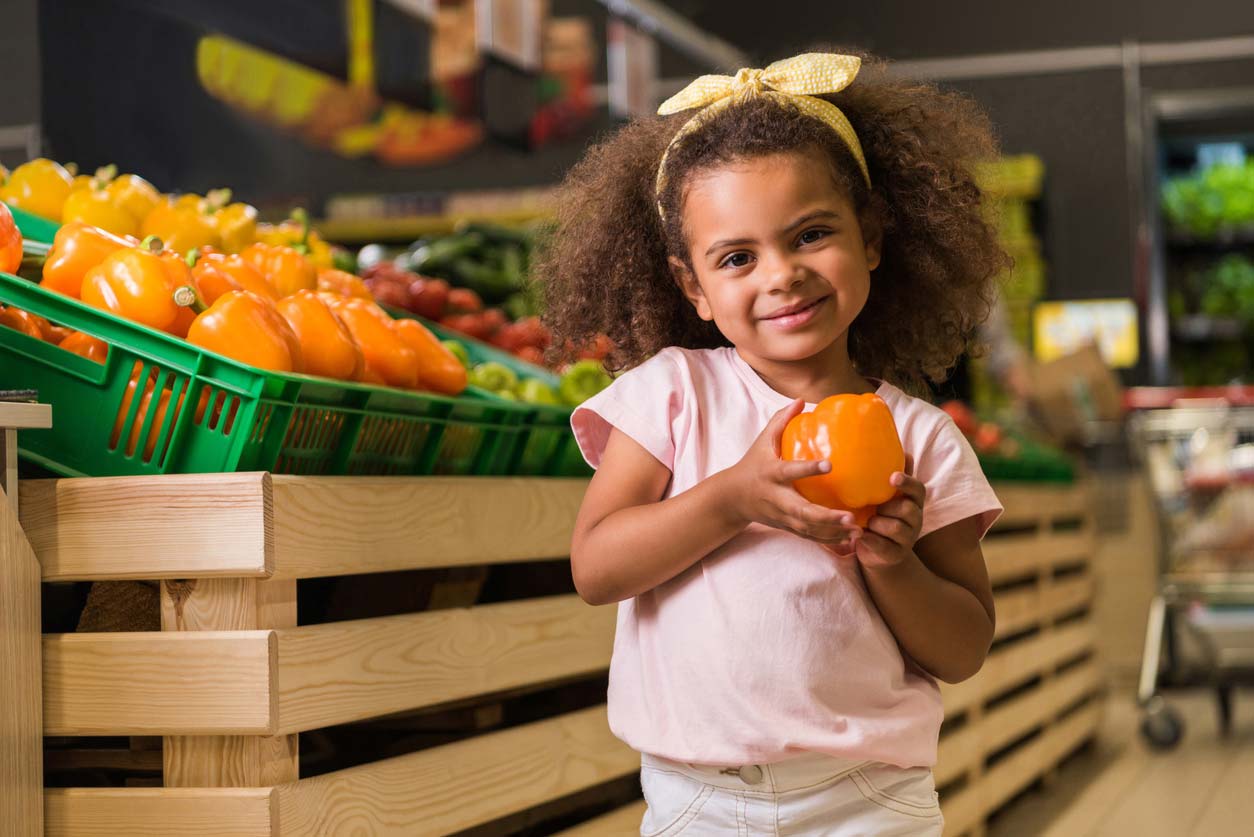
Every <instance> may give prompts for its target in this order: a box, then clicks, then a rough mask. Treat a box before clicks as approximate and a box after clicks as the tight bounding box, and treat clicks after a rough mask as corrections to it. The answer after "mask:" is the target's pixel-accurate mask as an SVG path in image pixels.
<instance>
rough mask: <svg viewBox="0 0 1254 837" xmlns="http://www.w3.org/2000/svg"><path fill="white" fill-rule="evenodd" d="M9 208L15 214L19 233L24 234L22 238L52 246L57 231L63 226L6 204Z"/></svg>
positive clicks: (14, 217) (14, 218)
mask: <svg viewBox="0 0 1254 837" xmlns="http://www.w3.org/2000/svg"><path fill="white" fill-rule="evenodd" d="M5 205H6V206H8V207H9V211H10V212H12V213H13V220H14V221H15V222H16V223H17V228H18V231H19V232H21V233H22V238H28V239H30V240H32V241H40V242H43V243H44V244H51V243H52V239H53V238H55V237H56V235H57V230H59V229H60V228H61V225H60V224H58V223H57V222H56V221H49V220H48V219H47V218H40V217H39V216H38V215H32V214H31V213H29V212H27V211H26V210H23V209H18V208H17V207H16V206H13V205H12V204H5Z"/></svg>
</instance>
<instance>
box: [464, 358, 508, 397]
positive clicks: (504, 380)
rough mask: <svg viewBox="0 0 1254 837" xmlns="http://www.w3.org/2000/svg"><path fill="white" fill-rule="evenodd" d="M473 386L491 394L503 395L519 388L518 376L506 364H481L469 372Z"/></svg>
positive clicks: (491, 361) (493, 362) (494, 362)
mask: <svg viewBox="0 0 1254 837" xmlns="http://www.w3.org/2000/svg"><path fill="white" fill-rule="evenodd" d="M468 377H469V383H470V384H471V386H476V387H479V388H480V389H486V390H488V391H489V392H495V393H501V392H509V393H512V392H513V391H514V387H516V386H518V374H517V373H516V372H514V370H513V369H510V368H509V367H508V366H505V365H504V364H501V363H497V362H496V361H494V360H490V361H488V362H487V363H481V364H479V365H478V366H476V367H474V368H473V369H471V370H470V372H469V375H468Z"/></svg>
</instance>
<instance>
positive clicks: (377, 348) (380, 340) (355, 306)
mask: <svg viewBox="0 0 1254 837" xmlns="http://www.w3.org/2000/svg"><path fill="white" fill-rule="evenodd" d="M321 296H322V298H323V299H325V300H327V301H328V302H331V305H332V307H333V308H334V309H335V313H336V314H338V315H339V316H340V319H341V320H343V321H344V325H346V326H348V330H349V331H350V332H352V335H353V339H354V340H356V341H357V345H359V346H361V353H362V355H363V356H364V357H365V359H366V366H365V371H364V373H363V380H364V381H366V382H368V383H378V382H380V381H382V382H383V383H386V384H387V385H389V386H394V387H401V388H403V389H417V388H418V353H417V352H415V351H414V350H413V349H412V348H410V347H409V344H407V343H406V342H405V341H404V340H402V339H401V336H400V335H399V334H397V333H396V329H395V327H394V326H393V322H392V318H391V317H390V316H388V313H387V312H386V311H384V310H383V309H382V308H380V307H379V306H377V305H375V304H374V303H373V302H370V301H369V300H365V299H344V298H343V297H340V298H339V301H338V302H332V300H334V299H335V298H336V297H335V295H334V294H325V293H324V294H322V295H321Z"/></svg>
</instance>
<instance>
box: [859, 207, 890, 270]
mask: <svg viewBox="0 0 1254 837" xmlns="http://www.w3.org/2000/svg"><path fill="white" fill-rule="evenodd" d="M858 223H859V225H860V226H861V227H862V246H863V248H865V251H866V267H867V270H875V268H877V267H879V266H880V256H881V255H882V254H883V252H884V225H883V224H882V223H880V215H879V213H878V212H876V211H874V210H868V211H866V212H863V213H862V217H860V218H859V219H858Z"/></svg>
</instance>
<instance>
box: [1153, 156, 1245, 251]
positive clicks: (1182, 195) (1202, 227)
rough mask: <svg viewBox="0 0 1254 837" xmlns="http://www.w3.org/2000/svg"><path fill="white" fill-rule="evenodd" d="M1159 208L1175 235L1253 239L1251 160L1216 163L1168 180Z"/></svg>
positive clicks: (1164, 186)
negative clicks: (1247, 237)
mask: <svg viewBox="0 0 1254 837" xmlns="http://www.w3.org/2000/svg"><path fill="white" fill-rule="evenodd" d="M1162 208H1163V214H1164V215H1165V216H1166V218H1167V221H1168V223H1169V224H1170V225H1171V227H1172V228H1173V229H1174V231H1175V232H1176V233H1177V234H1184V235H1190V236H1194V237H1197V238H1204V239H1209V238H1215V237H1216V236H1232V235H1242V236H1254V160H1246V161H1245V162H1244V163H1216V164H1215V165H1212V166H1208V167H1207V168H1204V169H1202V170H1201V171H1198V172H1196V173H1195V174H1191V175H1188V176H1185V177H1177V178H1173V179H1171V180H1168V181H1167V182H1166V183H1165V184H1164V185H1163V189H1162Z"/></svg>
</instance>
